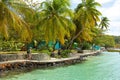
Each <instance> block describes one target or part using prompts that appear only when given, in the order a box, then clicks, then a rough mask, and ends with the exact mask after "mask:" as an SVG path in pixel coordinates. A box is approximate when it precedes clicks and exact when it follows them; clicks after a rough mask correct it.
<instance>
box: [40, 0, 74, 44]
mask: <svg viewBox="0 0 120 80" xmlns="http://www.w3.org/2000/svg"><path fill="white" fill-rule="evenodd" d="M69 5H70V4H69V0H46V1H44V2H42V4H41V9H40V10H39V11H40V12H39V14H40V17H41V18H40V20H39V23H38V28H39V30H40V31H42V32H40V33H42V35H44V36H43V39H44V40H46V42H48V41H56V40H59V41H60V42H61V43H62V44H64V42H65V40H64V38H65V37H70V32H71V31H75V25H74V23H73V22H72V20H71V16H72V11H71V10H70V9H69Z"/></svg>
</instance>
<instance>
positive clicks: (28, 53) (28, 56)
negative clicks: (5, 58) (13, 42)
mask: <svg viewBox="0 0 120 80" xmlns="http://www.w3.org/2000/svg"><path fill="white" fill-rule="evenodd" d="M31 49H32V48H31V47H30V48H28V49H27V58H28V59H31Z"/></svg>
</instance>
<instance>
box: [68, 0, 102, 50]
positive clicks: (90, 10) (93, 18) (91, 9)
mask: <svg viewBox="0 0 120 80" xmlns="http://www.w3.org/2000/svg"><path fill="white" fill-rule="evenodd" d="M97 6H100V4H99V3H97V2H95V1H94V0H82V3H80V4H79V5H78V6H77V8H76V10H75V17H74V22H75V24H76V26H77V33H76V34H75V35H74V36H73V38H72V39H71V41H70V43H69V48H70V46H71V45H72V43H73V41H74V40H75V39H76V38H78V37H79V36H80V34H81V33H83V32H84V31H86V30H85V29H91V28H93V27H95V26H96V24H97V21H100V19H99V16H100V15H101V13H100V12H99V11H98V10H97V9H96V7H97ZM84 33H85V32H84Z"/></svg>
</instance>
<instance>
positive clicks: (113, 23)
mask: <svg viewBox="0 0 120 80" xmlns="http://www.w3.org/2000/svg"><path fill="white" fill-rule="evenodd" d="M38 1H44V0H38ZM70 1H71V8H72V9H75V8H76V6H77V5H78V4H79V3H80V2H81V0H70ZM95 1H96V2H99V3H100V4H101V5H102V6H101V7H99V8H98V10H99V11H100V12H101V13H102V15H103V16H104V17H107V18H108V19H109V20H110V22H109V23H110V25H109V28H108V30H107V31H106V32H105V34H108V35H116V36H120V10H119V9H120V0H95Z"/></svg>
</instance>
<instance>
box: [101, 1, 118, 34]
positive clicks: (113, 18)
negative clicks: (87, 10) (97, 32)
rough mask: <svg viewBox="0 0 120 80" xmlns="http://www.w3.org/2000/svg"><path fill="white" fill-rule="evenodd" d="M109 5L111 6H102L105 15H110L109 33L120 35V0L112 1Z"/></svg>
mask: <svg viewBox="0 0 120 80" xmlns="http://www.w3.org/2000/svg"><path fill="white" fill-rule="evenodd" d="M109 1H111V0H109ZM108 3H109V2H108ZM109 5H111V6H109V7H104V5H103V7H102V8H100V11H101V12H102V14H103V16H106V17H108V19H109V20H110V27H109V31H108V32H107V34H110V35H120V11H119V9H120V0H114V3H111V4H109Z"/></svg>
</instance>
